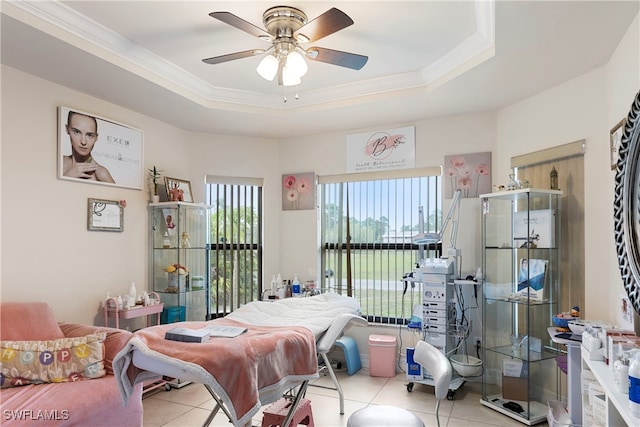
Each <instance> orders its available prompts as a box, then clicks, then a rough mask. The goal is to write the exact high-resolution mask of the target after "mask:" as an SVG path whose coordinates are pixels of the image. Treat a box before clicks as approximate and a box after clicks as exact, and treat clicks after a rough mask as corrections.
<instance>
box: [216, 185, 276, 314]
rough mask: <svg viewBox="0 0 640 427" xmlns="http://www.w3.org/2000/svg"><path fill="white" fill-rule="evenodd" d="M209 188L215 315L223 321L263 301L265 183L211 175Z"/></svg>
mask: <svg viewBox="0 0 640 427" xmlns="http://www.w3.org/2000/svg"><path fill="white" fill-rule="evenodd" d="M206 184H207V204H209V205H210V206H211V207H212V208H211V227H210V229H211V236H210V239H209V241H210V266H211V288H210V289H211V313H213V314H212V316H213V317H220V316H224V315H226V314H228V313H230V312H232V311H233V310H234V309H236V308H238V307H239V306H240V305H242V304H245V303H247V302H250V301H255V300H258V299H260V297H261V295H260V293H261V289H262V249H263V242H262V234H263V233H262V227H263V224H262V217H263V213H262V187H263V180H262V179H255V178H233V177H218V176H210V175H208V176H207V177H206Z"/></svg>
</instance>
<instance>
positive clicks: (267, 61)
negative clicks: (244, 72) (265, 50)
mask: <svg viewBox="0 0 640 427" xmlns="http://www.w3.org/2000/svg"><path fill="white" fill-rule="evenodd" d="M256 71H257V72H258V74H259V75H260V77H262V78H263V79H265V80H268V81H273V79H274V78H275V76H276V73H277V72H278V58H276V57H275V56H273V55H267V56H265V57H264V58H262V61H260V63H259V64H258V67H257V68H256Z"/></svg>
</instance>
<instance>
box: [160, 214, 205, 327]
mask: <svg viewBox="0 0 640 427" xmlns="http://www.w3.org/2000/svg"><path fill="white" fill-rule="evenodd" d="M209 212H210V210H209V207H208V206H205V205H200V204H194V203H185V202H162V203H151V204H150V205H149V214H150V219H149V226H150V229H151V235H150V239H149V241H150V244H151V251H150V258H151V259H150V268H149V280H150V289H149V290H150V291H153V292H156V293H157V294H158V295H160V300H161V302H162V303H164V310H163V312H162V319H161V320H162V323H173V322H178V321H183V320H207V319H208V318H209V311H210V309H209V270H210V268H209V221H210V219H209V216H210V215H209Z"/></svg>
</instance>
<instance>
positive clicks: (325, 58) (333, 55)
mask: <svg viewBox="0 0 640 427" xmlns="http://www.w3.org/2000/svg"><path fill="white" fill-rule="evenodd" d="M307 58H309V59H313V60H314V61H320V62H326V63H327V64H333V65H339V66H340V67H346V68H351V69H352V70H359V69H361V68H362V67H364V64H366V63H367V61H368V60H369V57H368V56H364V55H358V54H356V53H349V52H343V51H340V50H333V49H327V48H325V47H315V46H314V47H310V48H309V49H307Z"/></svg>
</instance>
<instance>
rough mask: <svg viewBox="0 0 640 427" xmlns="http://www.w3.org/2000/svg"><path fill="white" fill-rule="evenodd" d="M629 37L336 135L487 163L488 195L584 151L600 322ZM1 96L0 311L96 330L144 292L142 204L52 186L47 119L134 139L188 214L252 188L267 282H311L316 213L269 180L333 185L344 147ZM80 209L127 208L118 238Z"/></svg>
mask: <svg viewBox="0 0 640 427" xmlns="http://www.w3.org/2000/svg"><path fill="white" fill-rule="evenodd" d="M639 26H640V24H639V23H638V17H636V19H635V21H634V23H633V25H632V26H631V28H630V29H629V31H628V33H627V34H626V36H625V38H624V40H623V41H622V42H621V43H620V46H619V48H618V50H617V51H616V52H615V54H614V55H613V57H612V58H611V61H610V62H609V64H608V65H606V66H605V67H603V68H600V69H598V70H595V71H593V72H590V73H587V74H586V75H584V76H581V77H579V78H577V79H575V80H572V81H569V82H567V83H565V84H563V85H560V86H558V87H556V88H553V89H551V90H548V91H546V92H544V93H541V94H539V95H537V96H534V97H532V98H530V99H527V100H525V101H523V102H521V103H518V104H516V105H513V106H510V107H508V108H505V109H504V110H501V111H499V112H497V113H490V112H489V113H484V114H475V115H466V116H459V117H443V118H436V119H429V120H423V121H418V122H415V123H389V124H376V125H375V126H372V127H371V128H370V129H354V130H353V132H348V133H359V132H362V131H365V130H373V129H375V130H378V129H384V128H393V127H398V126H404V125H415V126H416V140H417V142H416V156H417V161H416V165H417V166H419V167H420V166H434V165H440V164H442V162H443V160H444V156H445V155H447V154H462V153H473V152H481V151H492V153H493V154H492V162H493V171H492V173H493V183H494V184H499V183H503V182H505V181H506V177H507V174H508V173H509V159H510V157H511V156H513V155H517V154H523V153H527V152H531V151H535V150H539V149H542V148H547V147H551V146H555V145H559V144H564V143H567V142H571V141H575V140H578V139H582V138H585V139H586V141H587V153H586V155H585V166H586V170H587V173H586V177H585V179H586V207H585V208H586V209H585V211H586V219H585V220H586V229H587V230H589V232H588V234H587V239H586V254H585V256H586V261H587V263H586V264H587V271H586V276H587V283H586V290H587V301H586V307H585V313H587V315H588V316H589V317H591V318H600V319H603V320H610V316H612V313H613V311H614V308H615V298H617V295H618V294H619V292H620V291H621V290H622V287H621V285H620V279H619V274H618V273H617V261H616V259H615V255H614V254H615V250H614V245H613V241H612V239H613V238H612V235H613V232H612V231H613V220H612V209H611V202H612V200H613V173H612V172H611V171H610V169H609V163H608V159H609V156H608V149H609V142H608V141H609V139H608V138H609V129H610V128H611V127H612V126H613V125H614V124H615V123H617V122H618V121H619V119H620V118H621V116H622V115H624V114H626V111H627V110H628V108H629V105H630V103H631V100H632V99H633V96H634V95H635V93H636V92H637V90H638V88H640V82H639V79H640V77H639V76H640V69H639V68H640V65H639V64H640V59H639V58H638V55H639V52H640V34H639V31H638V27H639ZM1 96H2V98H1V100H2V105H1V108H2V130H1V137H2V147H1V153H0V158H1V177H0V180H1V185H2V191H1V196H2V200H1V204H2V217H1V220H2V228H1V230H2V235H1V236H2V247H1V249H0V250H1V256H2V262H1V264H0V265H1V266H2V268H1V278H2V280H1V282H0V283H1V284H2V299H3V300H13V301H27V300H45V301H48V302H49V303H50V304H51V305H52V306H53V308H54V311H55V313H56V316H57V317H58V318H59V319H60V320H67V321H79V322H89V323H97V324H100V323H101V322H102V320H101V318H100V315H101V312H100V311H99V309H98V307H99V301H100V299H102V298H103V297H104V296H105V295H106V293H107V291H111V292H112V293H120V292H125V291H126V290H127V289H128V285H129V283H130V282H131V281H136V282H137V283H139V284H140V286H139V287H140V288H142V287H143V286H144V284H146V282H147V208H146V205H147V192H146V191H136V190H130V189H122V188H113V187H107V186H100V185H91V184H84V183H74V182H68V181H61V180H58V179H57V178H56V158H57V155H56V146H57V141H56V134H57V124H56V117H57V114H56V107H57V106H59V105H65V106H69V107H75V108H78V109H81V110H84V111H90V112H95V113H96V114H98V115H100V116H104V117H109V118H112V119H114V120H116V121H119V122H122V123H126V124H130V125H131V126H134V127H136V128H140V129H143V130H144V132H145V157H144V164H145V168H148V167H151V166H153V165H156V166H158V167H159V168H161V169H163V170H164V171H165V173H166V174H170V176H175V177H181V178H184V179H189V180H191V181H192V186H193V187H194V188H193V189H194V194H195V197H196V200H197V201H204V200H203V197H204V193H203V187H201V186H199V184H198V183H202V179H203V177H204V175H205V174H216V175H232V176H258V177H264V178H265V200H266V203H265V251H264V253H265V275H266V277H267V279H268V278H269V277H270V275H271V274H274V273H276V272H278V271H280V272H281V273H282V274H283V275H284V276H285V277H286V276H287V275H292V274H293V273H296V272H297V273H300V274H301V276H302V277H301V279H302V278H304V279H308V278H315V276H316V274H317V272H316V267H315V266H316V258H317V237H316V212H315V211H282V210H281V206H280V200H281V199H280V188H281V183H280V176H281V174H283V173H291V172H311V171H313V172H315V173H316V174H320V175H322V174H334V173H342V172H344V169H345V167H344V164H345V158H344V156H345V150H344V142H345V137H346V133H327V134H323V135H316V136H310V137H303V138H299V137H295V136H294V137H291V138H289V139H286V140H284V141H280V142H278V141H272V140H261V139H257V138H242V137H234V136H225V135H203V134H194V133H191V132H189V131H188V130H182V129H178V128H175V127H173V126H169V125H167V124H165V123H162V122H159V121H157V120H154V119H151V118H149V117H146V116H143V115H141V114H138V113H136V112H134V111H130V110H127V109H124V108H121V107H119V106H116V105H113V104H109V103H107V102H104V101H102V100H100V99H96V98H93V97H90V96H88V95H86V94H83V93H79V92H75V91H72V90H70V89H68V88H65V87H62V86H59V85H55V84H52V83H50V82H47V81H44V80H41V79H38V78H35V77H33V76H30V75H27V74H24V73H22V72H19V71H17V70H15V69H12V68H9V67H5V66H3V67H2V94H1ZM450 147H455V148H453V149H452V148H450ZM560 173H561V172H560ZM88 197H96V198H104V199H110V200H121V199H126V200H127V203H128V205H127V208H126V209H125V231H124V233H104V232H88V231H87V230H86V203H87V198H88ZM462 208H463V212H462V218H461V224H460V234H459V237H458V247H460V248H461V249H462V251H463V255H464V259H463V271H464V272H465V273H466V272H473V271H475V269H476V268H477V267H478V266H479V265H480V262H481V255H480V251H479V244H480V243H479V242H480V227H479V213H478V212H479V204H478V201H477V200H475V199H467V200H463V203H462ZM603 242H605V245H606V246H604V247H603ZM603 300H605V301H609V302H610V303H609V304H601V301H603Z"/></svg>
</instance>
